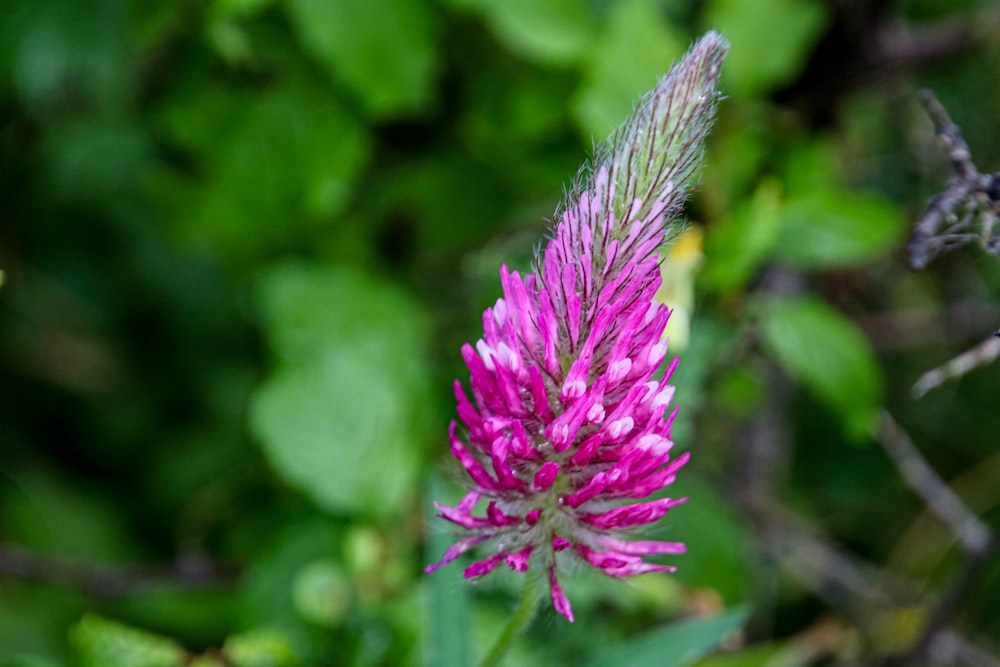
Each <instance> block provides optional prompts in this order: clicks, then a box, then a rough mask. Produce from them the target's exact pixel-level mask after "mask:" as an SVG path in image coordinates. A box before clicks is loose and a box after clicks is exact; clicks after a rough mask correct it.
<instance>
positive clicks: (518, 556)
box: [507, 546, 534, 572]
mask: <svg viewBox="0 0 1000 667" xmlns="http://www.w3.org/2000/svg"><path fill="white" fill-rule="evenodd" d="M532 550H534V547H531V546H528V547H525V548H523V549H521V550H520V551H517V552H515V553H512V554H508V555H507V566H508V567H510V569H512V570H514V571H515V572H527V571H528V559H529V558H530V557H531V552H532Z"/></svg>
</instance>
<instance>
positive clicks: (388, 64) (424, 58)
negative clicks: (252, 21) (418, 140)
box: [288, 0, 437, 118]
mask: <svg viewBox="0 0 1000 667" xmlns="http://www.w3.org/2000/svg"><path fill="white" fill-rule="evenodd" d="M288 11H289V14H290V18H291V20H292V24H293V26H294V27H295V29H296V31H297V33H298V35H299V40H300V41H301V42H302V45H303V46H304V47H305V48H306V50H308V51H309V52H310V54H311V55H312V56H313V57H314V58H315V59H316V60H317V61H319V62H320V63H321V64H322V65H323V66H324V67H325V68H326V69H327V70H328V71H329V72H330V74H331V75H332V76H333V78H334V79H335V80H337V81H340V82H343V83H344V84H346V85H347V86H348V87H350V88H351V89H352V90H353V91H354V92H355V93H356V94H357V95H358V96H359V98H360V99H361V102H362V103H363V104H364V106H365V108H366V109H367V110H368V112H369V114H370V115H372V116H375V117H379V118H381V117H386V116H392V115H396V114H399V113H406V112H412V111H416V110H418V109H421V108H422V107H424V106H425V105H426V104H427V103H428V101H429V100H430V94H431V85H432V83H433V79H434V76H435V74H436V71H437V53H436V44H435V39H436V34H435V33H436V31H435V30H434V25H433V20H432V19H433V15H432V13H431V8H430V7H429V6H428V4H427V2H426V1H425V0H337V1H336V2H330V1H329V0H289V2H288Z"/></svg>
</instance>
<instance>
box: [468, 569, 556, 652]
mask: <svg viewBox="0 0 1000 667" xmlns="http://www.w3.org/2000/svg"><path fill="white" fill-rule="evenodd" d="M543 569H544V568H541V567H534V568H532V569H530V570H528V575H527V576H526V577H525V581H524V590H523V591H522V592H521V601H520V602H519V603H518V605H517V609H516V610H515V611H514V615H513V616H511V617H510V621H509V622H508V623H507V626H506V627H505V628H504V629H503V632H501V633H500V636H499V637H498V638H497V640H496V643H494V644H493V648H491V649H490V652H489V653H487V654H486V657H485V658H483V661H482V662H480V663H479V667H497V665H499V664H500V661H501V660H503V657H504V656H505V655H506V654H507V651H509V650H510V647H511V646H512V645H513V644H514V640H515V639H517V638H518V637H519V636H520V635H521V633H522V632H524V631H525V630H527V629H528V626H529V625H531V621H532V619H534V618H535V612H536V611H538V601H539V600H540V599H541V598H542V586H541V583H542V581H541V578H542V570H543Z"/></svg>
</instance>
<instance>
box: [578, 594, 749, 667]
mask: <svg viewBox="0 0 1000 667" xmlns="http://www.w3.org/2000/svg"><path fill="white" fill-rule="evenodd" d="M748 616H749V613H748V612H747V611H746V610H745V609H742V608H738V609H732V610H730V611H726V612H723V613H721V614H719V615H718V616H713V617H711V618H692V619H688V620H683V621H677V622H675V623H671V624H669V625H667V626H666V627H663V628H660V629H658V630H653V631H651V632H646V633H644V634H642V635H640V636H638V637H633V638H630V639H629V640H628V641H627V642H625V643H623V644H622V645H621V646H616V647H614V648H612V649H610V650H608V651H605V652H604V653H602V654H600V655H598V656H597V657H595V658H594V659H592V660H589V661H587V662H586V663H585V664H586V666H587V667H619V666H620V665H629V667H685V666H686V665H693V664H694V663H695V662H697V661H698V660H700V659H701V658H703V657H705V656H706V655H708V654H709V653H711V652H712V651H714V650H715V649H716V648H717V647H718V646H719V644H721V643H722V642H723V641H724V640H725V639H726V637H728V636H729V635H730V634H732V633H733V632H735V631H736V630H738V629H739V628H740V627H742V626H743V624H744V623H745V622H746V620H747V617H748Z"/></svg>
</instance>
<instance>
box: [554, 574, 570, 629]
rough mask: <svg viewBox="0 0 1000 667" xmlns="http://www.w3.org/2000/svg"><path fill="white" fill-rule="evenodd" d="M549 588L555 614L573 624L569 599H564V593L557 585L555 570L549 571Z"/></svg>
mask: <svg viewBox="0 0 1000 667" xmlns="http://www.w3.org/2000/svg"><path fill="white" fill-rule="evenodd" d="M549 588H550V589H551V591H552V606H553V608H555V610H556V611H557V612H559V613H560V614H562V615H563V616H565V617H566V618H567V619H569V622H570V623H572V622H573V607H572V606H570V604H569V598H568V597H566V593H564V592H563V589H562V586H560V585H559V580H558V579H557V578H556V570H555V568H551V569H550V570H549Z"/></svg>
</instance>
